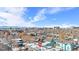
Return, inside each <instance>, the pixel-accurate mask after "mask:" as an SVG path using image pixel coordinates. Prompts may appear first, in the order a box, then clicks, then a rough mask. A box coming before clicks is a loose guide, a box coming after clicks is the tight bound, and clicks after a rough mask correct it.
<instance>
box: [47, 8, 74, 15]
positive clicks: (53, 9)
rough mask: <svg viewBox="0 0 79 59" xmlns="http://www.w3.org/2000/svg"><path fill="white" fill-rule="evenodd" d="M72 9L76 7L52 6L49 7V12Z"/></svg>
mask: <svg viewBox="0 0 79 59" xmlns="http://www.w3.org/2000/svg"><path fill="white" fill-rule="evenodd" d="M72 9H74V7H51V8H47V13H48V14H56V13H59V12H63V11H68V10H72Z"/></svg>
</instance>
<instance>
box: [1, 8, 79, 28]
mask: <svg viewBox="0 0 79 59" xmlns="http://www.w3.org/2000/svg"><path fill="white" fill-rule="evenodd" d="M0 26H19V27H54V26H60V27H71V26H79V8H78V7H0Z"/></svg>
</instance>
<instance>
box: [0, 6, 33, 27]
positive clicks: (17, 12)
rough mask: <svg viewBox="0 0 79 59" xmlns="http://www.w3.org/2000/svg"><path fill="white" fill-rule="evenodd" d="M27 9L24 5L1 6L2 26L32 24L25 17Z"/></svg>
mask: <svg viewBox="0 0 79 59" xmlns="http://www.w3.org/2000/svg"><path fill="white" fill-rule="evenodd" d="M26 10H27V9H26V8H22V7H15V8H14V7H13V8H12V7H0V26H21V27H22V26H24V27H26V26H30V25H31V24H29V22H27V21H25V19H24V17H23V15H25V13H24V12H25V11H26ZM32 25H33V24H32Z"/></svg>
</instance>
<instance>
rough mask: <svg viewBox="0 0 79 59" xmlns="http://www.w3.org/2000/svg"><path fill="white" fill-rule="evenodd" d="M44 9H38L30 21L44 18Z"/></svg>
mask: <svg viewBox="0 0 79 59" xmlns="http://www.w3.org/2000/svg"><path fill="white" fill-rule="evenodd" d="M45 11H46V9H41V10H40V11H38V12H37V13H36V15H35V16H34V17H33V18H32V19H31V21H30V22H38V21H41V20H44V19H45V18H46V16H45V13H46V12H45Z"/></svg>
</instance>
